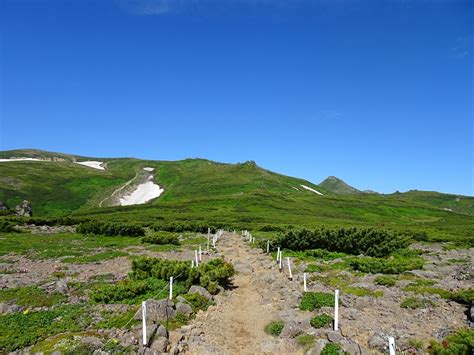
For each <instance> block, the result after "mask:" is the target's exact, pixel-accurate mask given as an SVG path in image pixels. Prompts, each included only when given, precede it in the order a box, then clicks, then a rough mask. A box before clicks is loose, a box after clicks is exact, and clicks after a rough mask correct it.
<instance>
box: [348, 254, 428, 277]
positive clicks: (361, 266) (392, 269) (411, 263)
mask: <svg viewBox="0 0 474 355" xmlns="http://www.w3.org/2000/svg"><path fill="white" fill-rule="evenodd" d="M348 263H349V265H350V266H351V267H352V269H354V270H356V271H361V272H367V273H371V274H401V273H403V272H405V271H409V270H418V269H421V268H423V264H424V260H423V258H421V257H419V256H404V255H397V254H395V255H392V256H391V257H389V258H373V257H369V256H365V257H358V258H351V259H349V260H348Z"/></svg>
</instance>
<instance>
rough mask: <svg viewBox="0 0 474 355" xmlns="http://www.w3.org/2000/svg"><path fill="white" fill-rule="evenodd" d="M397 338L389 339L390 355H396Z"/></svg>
mask: <svg viewBox="0 0 474 355" xmlns="http://www.w3.org/2000/svg"><path fill="white" fill-rule="evenodd" d="M395 350H396V349H395V338H394V337H388V351H389V353H390V355H395Z"/></svg>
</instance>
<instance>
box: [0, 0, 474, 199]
mask: <svg viewBox="0 0 474 355" xmlns="http://www.w3.org/2000/svg"><path fill="white" fill-rule="evenodd" d="M473 11H474V8H473V2H472V1H470V0H466V1H461V0H459V1H458V0H445V1H442V0H438V1H428V0H426V1H421V0H420V1H410V0H399V1H396V0H393V1H379V0H373V1H364V0H353V1H343V0H319V1H318V0H314V1H310V0H287V1H285V0H220V1H219V0H194V1H191V0H188V1H184V0H181V1H180V0H176V1H174V0H130V1H126V0H115V1H114V0H95V1H87V0H84V1H81V0H0V29H1V50H0V63H1V69H2V71H1V77H0V83H1V101H0V104H1V111H0V114H1V116H0V124H1V125H0V130H1V131H0V149H1V150H5V149H15V148H38V149H46V150H52V151H60V152H66V153H75V154H81V155H86V156H99V157H121V156H134V157H139V158H150V159H159V160H161V159H164V160H175V159H182V158H187V157H202V158H208V159H212V160H217V161H223V162H242V161H246V160H255V161H256V162H257V164H259V165H260V166H263V167H265V168H268V169H271V170H274V171H277V172H280V173H284V174H287V175H292V176H298V177H302V178H306V179H309V180H311V181H313V182H315V183H318V182H320V181H321V180H322V179H323V178H325V177H326V176H328V175H336V176H338V177H341V178H342V179H344V180H346V181H347V182H348V183H350V184H352V185H354V186H356V187H358V188H360V189H373V190H376V191H380V192H393V191H395V190H400V191H405V190H408V189H423V190H438V191H443V192H452V193H461V194H469V195H474V182H473V181H474V176H473V169H474V168H473V166H474V163H473V134H474V132H473V80H474V78H473V62H474V58H473V56H474V55H473V43H474V31H473Z"/></svg>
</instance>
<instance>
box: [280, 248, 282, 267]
mask: <svg viewBox="0 0 474 355" xmlns="http://www.w3.org/2000/svg"><path fill="white" fill-rule="evenodd" d="M282 269H283V252H282V251H281V250H280V271H281V270H282Z"/></svg>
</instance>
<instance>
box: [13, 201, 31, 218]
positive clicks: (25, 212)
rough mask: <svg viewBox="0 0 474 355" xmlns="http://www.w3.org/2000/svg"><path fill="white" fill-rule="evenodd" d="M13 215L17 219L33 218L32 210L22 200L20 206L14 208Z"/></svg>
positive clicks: (26, 202) (28, 204)
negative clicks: (14, 214) (17, 217)
mask: <svg viewBox="0 0 474 355" xmlns="http://www.w3.org/2000/svg"><path fill="white" fill-rule="evenodd" d="M15 213H16V215H17V216H19V217H31V216H33V208H31V204H30V203H29V202H28V201H27V200H23V202H22V203H21V205H18V206H16V208H15Z"/></svg>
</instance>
